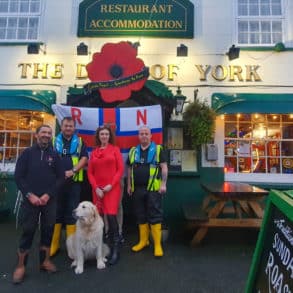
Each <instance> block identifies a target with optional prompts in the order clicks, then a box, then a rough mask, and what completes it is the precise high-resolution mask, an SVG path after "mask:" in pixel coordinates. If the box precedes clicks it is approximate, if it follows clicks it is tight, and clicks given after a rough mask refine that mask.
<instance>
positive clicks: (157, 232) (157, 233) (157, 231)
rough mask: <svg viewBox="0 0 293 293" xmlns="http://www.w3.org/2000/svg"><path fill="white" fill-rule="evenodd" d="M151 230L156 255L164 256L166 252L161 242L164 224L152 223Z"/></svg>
mask: <svg viewBox="0 0 293 293" xmlns="http://www.w3.org/2000/svg"><path fill="white" fill-rule="evenodd" d="M151 232H152V236H153V240H154V256H156V257H162V256H163V254H164V253H163V249H162V244H161V239H162V224H154V225H151Z"/></svg>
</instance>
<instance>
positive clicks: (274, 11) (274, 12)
mask: <svg viewBox="0 0 293 293" xmlns="http://www.w3.org/2000/svg"><path fill="white" fill-rule="evenodd" d="M272 15H282V9H281V5H279V4H277V5H272Z"/></svg>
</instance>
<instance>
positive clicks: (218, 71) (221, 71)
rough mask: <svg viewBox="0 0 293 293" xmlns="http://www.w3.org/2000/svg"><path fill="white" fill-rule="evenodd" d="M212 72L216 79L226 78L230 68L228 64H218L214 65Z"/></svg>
mask: <svg viewBox="0 0 293 293" xmlns="http://www.w3.org/2000/svg"><path fill="white" fill-rule="evenodd" d="M211 74H212V77H213V78H214V79H215V80H224V79H226V77H227V74H228V70H227V67H226V66H222V65H217V66H215V67H213V70H212V73H211Z"/></svg>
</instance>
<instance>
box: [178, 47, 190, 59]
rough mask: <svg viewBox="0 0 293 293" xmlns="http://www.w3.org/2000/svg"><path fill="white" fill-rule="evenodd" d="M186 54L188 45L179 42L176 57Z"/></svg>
mask: <svg viewBox="0 0 293 293" xmlns="http://www.w3.org/2000/svg"><path fill="white" fill-rule="evenodd" d="M187 56H188V47H187V46H185V45H183V44H181V45H180V46H179V47H177V57H187Z"/></svg>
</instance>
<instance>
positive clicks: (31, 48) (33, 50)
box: [27, 43, 41, 54]
mask: <svg viewBox="0 0 293 293" xmlns="http://www.w3.org/2000/svg"><path fill="white" fill-rule="evenodd" d="M40 50H41V48H40V44H39V43H31V44H28V45H27V53H28V54H39V51H40Z"/></svg>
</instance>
